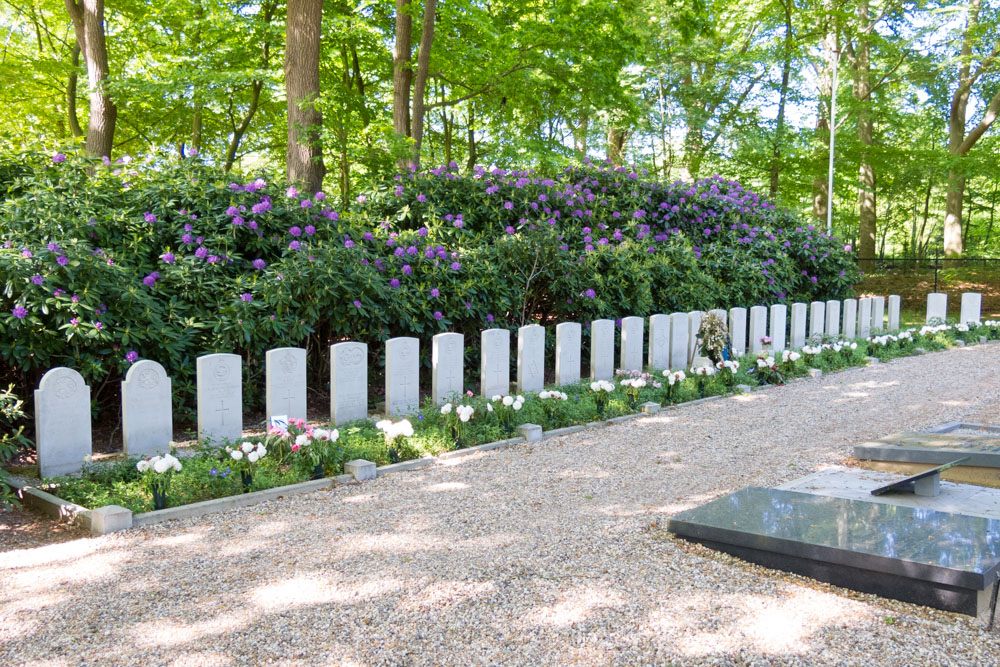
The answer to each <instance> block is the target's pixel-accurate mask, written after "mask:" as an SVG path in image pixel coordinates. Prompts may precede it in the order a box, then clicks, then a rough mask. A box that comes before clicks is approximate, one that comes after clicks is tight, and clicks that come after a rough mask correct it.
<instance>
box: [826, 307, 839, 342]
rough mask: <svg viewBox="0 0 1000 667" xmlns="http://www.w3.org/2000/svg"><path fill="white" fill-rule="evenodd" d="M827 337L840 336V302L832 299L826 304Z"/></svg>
mask: <svg viewBox="0 0 1000 667" xmlns="http://www.w3.org/2000/svg"><path fill="white" fill-rule="evenodd" d="M825 319H826V335H827V336H839V335H840V302H839V301H837V300H836V299H830V300H829V301H827V302H826V316H825Z"/></svg>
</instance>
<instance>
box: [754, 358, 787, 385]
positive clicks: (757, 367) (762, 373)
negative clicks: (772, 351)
mask: <svg viewBox="0 0 1000 667" xmlns="http://www.w3.org/2000/svg"><path fill="white" fill-rule="evenodd" d="M750 373H752V374H753V375H754V376H755V377H756V378H757V381H758V382H759V383H761V384H784V382H785V378H784V377H783V376H782V375H781V370H780V369H779V368H778V363H777V361H775V358H774V357H773V356H771V355H769V354H767V353H766V352H761V353H760V354H758V355H757V359H756V361H755V362H754V366H753V368H751V369H750Z"/></svg>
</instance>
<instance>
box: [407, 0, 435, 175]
mask: <svg viewBox="0 0 1000 667" xmlns="http://www.w3.org/2000/svg"><path fill="white" fill-rule="evenodd" d="M436 6H437V0H424V22H423V26H422V28H421V31H420V50H419V51H418V52H417V77H416V79H414V81H413V118H412V119H411V120H410V135H411V136H412V137H413V152H412V154H411V157H410V164H409V166H410V168H411V169H413V170H416V169H418V168H419V167H420V145H421V143H422V142H423V138H424V109H425V95H426V94H427V75H428V73H429V72H430V66H431V48H432V46H433V44H434V11H435V8H436Z"/></svg>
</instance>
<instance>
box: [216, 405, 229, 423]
mask: <svg viewBox="0 0 1000 667" xmlns="http://www.w3.org/2000/svg"><path fill="white" fill-rule="evenodd" d="M216 412H217V413H219V423H220V424H222V425H223V426H225V425H226V413H227V412H229V408H227V407H226V402H225V401H224V400H220V401H219V409H218V410H216Z"/></svg>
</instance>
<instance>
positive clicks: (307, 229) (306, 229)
mask: <svg viewBox="0 0 1000 667" xmlns="http://www.w3.org/2000/svg"><path fill="white" fill-rule="evenodd" d="M302 231H304V232H305V233H306V236H312V235H313V234H315V233H316V228H315V227H313V226H312V225H306V226H305V227H304V228H303V229H302Z"/></svg>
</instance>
